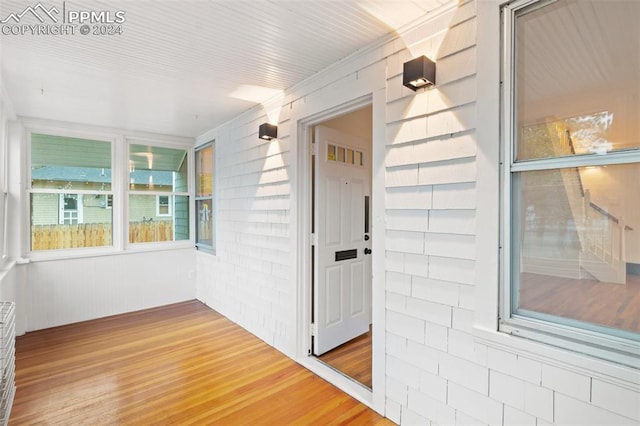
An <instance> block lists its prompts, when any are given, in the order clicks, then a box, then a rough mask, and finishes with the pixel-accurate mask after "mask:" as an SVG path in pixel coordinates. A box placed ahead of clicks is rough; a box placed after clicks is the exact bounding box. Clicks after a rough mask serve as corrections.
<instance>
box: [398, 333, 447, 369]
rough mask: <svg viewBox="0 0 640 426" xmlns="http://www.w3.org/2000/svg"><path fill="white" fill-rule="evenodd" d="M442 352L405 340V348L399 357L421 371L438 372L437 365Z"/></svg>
mask: <svg viewBox="0 0 640 426" xmlns="http://www.w3.org/2000/svg"><path fill="white" fill-rule="evenodd" d="M441 355H442V353H441V352H440V351H438V350H436V349H433V348H430V347H429V346H425V345H423V344H421V343H416V342H414V341H411V340H409V341H407V347H406V349H405V350H404V351H403V352H402V353H401V354H398V356H399V357H401V358H402V359H404V360H406V361H407V362H409V363H411V364H413V365H415V366H417V367H418V368H420V370H422V371H427V372H430V373H433V374H438V365H439V362H440V356H441Z"/></svg>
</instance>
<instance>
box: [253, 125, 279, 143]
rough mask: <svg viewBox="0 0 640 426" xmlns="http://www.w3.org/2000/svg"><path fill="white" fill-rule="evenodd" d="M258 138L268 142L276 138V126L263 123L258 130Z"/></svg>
mask: <svg viewBox="0 0 640 426" xmlns="http://www.w3.org/2000/svg"><path fill="white" fill-rule="evenodd" d="M258 137H259V138H260V139H264V140H265V141H270V140H271V139H275V138H277V137H278V126H276V125H275V124H269V123H263V124H261V125H260V127H259V128H258Z"/></svg>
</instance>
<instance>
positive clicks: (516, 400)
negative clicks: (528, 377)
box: [489, 370, 524, 410]
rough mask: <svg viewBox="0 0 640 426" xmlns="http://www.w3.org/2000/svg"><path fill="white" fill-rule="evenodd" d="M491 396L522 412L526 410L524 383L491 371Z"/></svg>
mask: <svg viewBox="0 0 640 426" xmlns="http://www.w3.org/2000/svg"><path fill="white" fill-rule="evenodd" d="M489 396H490V397H491V398H493V399H495V400H497V401H500V402H503V403H505V404H507V405H510V406H511V407H514V408H517V409H519V410H522V409H524V381H522V380H520V379H516V378H515V377H511V376H507V375H506V374H502V373H499V372H497V371H494V370H490V372H489Z"/></svg>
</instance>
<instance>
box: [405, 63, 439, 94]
mask: <svg viewBox="0 0 640 426" xmlns="http://www.w3.org/2000/svg"><path fill="white" fill-rule="evenodd" d="M402 84H403V85H405V86H407V87H408V88H409V89H411V90H414V91H415V90H418V89H419V88H421V87H429V86H433V85H434V84H436V63H435V62H433V61H432V60H431V59H429V58H427V57H426V56H420V57H419V58H415V59H412V60H410V61H409V62H405V63H404V69H403V71H402Z"/></svg>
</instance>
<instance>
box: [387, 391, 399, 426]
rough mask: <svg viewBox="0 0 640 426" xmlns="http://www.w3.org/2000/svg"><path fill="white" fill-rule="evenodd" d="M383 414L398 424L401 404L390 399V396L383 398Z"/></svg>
mask: <svg viewBox="0 0 640 426" xmlns="http://www.w3.org/2000/svg"><path fill="white" fill-rule="evenodd" d="M384 409H385V411H384V415H385V416H386V417H387V418H388V419H389V420H391V421H392V422H394V423H395V424H397V425H399V424H400V417H401V412H402V405H401V404H399V403H398V402H396V401H393V400H391V399H390V398H386V399H385V405H384Z"/></svg>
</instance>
